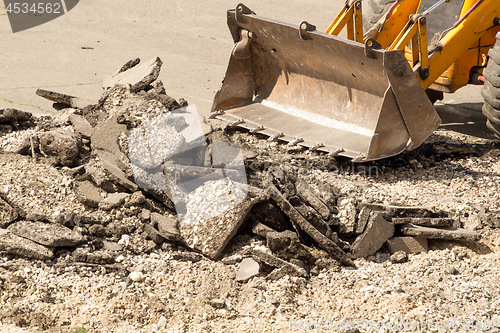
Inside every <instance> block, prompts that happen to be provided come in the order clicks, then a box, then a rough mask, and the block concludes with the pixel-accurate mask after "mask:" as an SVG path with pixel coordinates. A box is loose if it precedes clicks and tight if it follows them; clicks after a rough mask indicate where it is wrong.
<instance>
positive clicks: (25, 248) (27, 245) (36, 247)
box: [0, 229, 54, 260]
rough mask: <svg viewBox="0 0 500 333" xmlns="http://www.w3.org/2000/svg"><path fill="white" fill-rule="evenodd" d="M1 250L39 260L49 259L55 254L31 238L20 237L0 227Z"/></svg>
mask: <svg viewBox="0 0 500 333" xmlns="http://www.w3.org/2000/svg"><path fill="white" fill-rule="evenodd" d="M0 251H5V252H7V253H10V254H14V255H18V256H21V257H25V258H31V259H39V260H47V259H50V258H52V256H53V255H54V253H53V252H52V251H51V250H50V249H48V248H46V247H45V246H43V245H40V244H37V243H35V242H33V241H31V240H29V239H26V238H23V237H19V236H17V235H15V234H13V233H12V232H10V231H8V230H5V229H0Z"/></svg>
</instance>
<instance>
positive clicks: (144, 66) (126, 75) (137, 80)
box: [102, 58, 163, 93]
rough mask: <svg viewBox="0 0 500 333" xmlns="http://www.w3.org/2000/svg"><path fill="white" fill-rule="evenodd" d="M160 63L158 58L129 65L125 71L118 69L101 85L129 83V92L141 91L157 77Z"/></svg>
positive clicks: (125, 84)
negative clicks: (118, 70)
mask: <svg viewBox="0 0 500 333" xmlns="http://www.w3.org/2000/svg"><path fill="white" fill-rule="evenodd" d="M127 64H128V63H127ZM162 65H163V62H162V61H161V59H160V58H156V59H151V60H149V61H145V62H142V63H139V64H136V65H135V66H133V67H129V68H128V69H126V70H125V71H120V72H118V73H116V74H114V75H112V76H111V77H109V78H107V79H105V80H104V82H103V84H102V87H103V88H104V89H108V88H113V87H114V86H116V85H120V86H127V85H130V87H131V89H130V90H131V92H133V93H135V92H138V91H141V90H143V89H144V88H146V87H147V86H148V85H150V84H151V83H152V82H153V81H155V80H156V79H157V78H158V76H159V74H160V69H161V66H162ZM122 68H124V67H122ZM120 70H121V69H120Z"/></svg>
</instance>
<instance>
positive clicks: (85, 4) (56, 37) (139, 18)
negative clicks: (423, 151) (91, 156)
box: [0, 0, 482, 123]
mask: <svg viewBox="0 0 500 333" xmlns="http://www.w3.org/2000/svg"><path fill="white" fill-rule="evenodd" d="M2 1H3V0H0V4H1V5H3V4H2ZM237 3H238V2H237V1H228V0H222V1H206V0H205V1H203V0H201V1H200V0H199V1H190V0H177V1H164V0H106V1H104V0H85V1H80V2H79V4H78V5H77V6H76V7H75V8H74V9H73V10H71V11H70V12H68V13H67V14H65V15H63V16H61V17H59V18H57V19H55V20H53V21H51V22H48V23H46V24H44V25H41V26H38V27H35V28H32V29H29V30H25V31H22V32H18V33H15V34H14V33H12V31H11V28H10V25H9V22H8V18H7V15H5V10H4V9H0V50H1V53H0V108H6V107H14V108H19V109H22V110H26V111H31V112H36V113H38V114H40V113H46V112H55V111H54V110H53V109H52V103H51V102H50V101H47V100H45V99H43V98H41V97H38V96H36V95H35V91H36V89H37V88H46V89H49V90H54V91H58V92H62V93H67V94H72V95H75V96H79V97H83V98H88V99H94V100H96V99H98V98H99V97H100V95H101V92H102V89H101V82H102V80H103V79H104V78H105V77H106V76H107V75H109V74H110V73H112V72H113V71H115V70H116V69H118V68H120V67H121V65H122V64H124V63H125V62H126V61H128V60H130V59H132V58H136V57H140V58H141V59H144V60H146V59H149V58H153V57H156V56H159V57H160V58H161V59H162V60H163V62H164V65H163V68H162V72H161V76H160V78H161V79H162V81H163V82H164V84H165V86H166V88H167V92H168V93H169V94H170V95H172V96H173V97H174V98H181V97H184V98H186V99H187V100H188V102H189V103H190V104H195V105H196V106H197V107H198V110H199V111H200V113H201V114H203V115H206V114H208V112H209V109H210V106H211V102H212V99H213V95H214V91H215V90H217V89H218V87H219V86H220V83H221V81H222V78H223V77H224V72H225V69H226V65H227V60H228V58H229V54H230V51H231V49H232V46H233V42H232V39H231V37H230V34H229V31H228V29H227V26H226V10H227V9H229V8H233V7H234V6H236V5H237ZM343 3H344V1H343V0H334V1H332V0H316V1H314V0H311V1H307V2H306V1H301V0H275V1H263V0H246V1H245V4H246V5H247V6H248V7H250V8H251V9H253V10H254V11H255V12H257V14H259V15H262V16H267V17H271V18H273V19H276V20H280V21H285V22H290V23H295V24H299V23H300V22H301V21H303V20H307V21H308V22H310V23H313V24H315V25H316V26H317V27H318V30H322V31H324V30H325V29H326V28H327V27H328V25H329V24H330V22H331V20H332V19H333V18H334V17H335V15H336V13H337V12H338V11H339V10H340V8H341V7H342V5H343ZM82 47H90V48H92V49H82ZM445 102H447V103H451V104H452V105H454V106H455V107H459V109H460V110H464V111H465V112H466V113H470V109H471V108H472V109H480V107H481V103H482V99H481V96H480V93H479V89H478V87H467V88H465V89H462V90H461V91H459V92H457V93H455V94H453V95H450V96H447V97H446V99H445ZM464 106H465V107H466V108H465V109H464V108H463V107H464ZM437 109H438V112H440V113H441V112H444V111H446V110H449V108H447V109H446V110H445V109H444V108H442V107H437ZM455 111H456V110H455ZM455 111H454V113H453V112H452V114H456V112H455ZM458 115H459V116H460V114H458ZM453 117H455V116H453ZM479 117H481V116H479ZM457 121H461V120H460V119H458V120H457ZM480 122H481V121H479V123H480Z"/></svg>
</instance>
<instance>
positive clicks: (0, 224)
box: [0, 198, 19, 228]
mask: <svg viewBox="0 0 500 333" xmlns="http://www.w3.org/2000/svg"><path fill="white" fill-rule="evenodd" d="M18 217H19V214H18V212H17V210H15V209H14V208H12V207H11V206H10V205H9V204H8V203H7V202H6V201H5V200H3V199H2V198H0V228H6V227H7V226H8V225H9V224H11V223H12V222H14V221H15V220H17V218H18Z"/></svg>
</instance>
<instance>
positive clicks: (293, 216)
mask: <svg viewBox="0 0 500 333" xmlns="http://www.w3.org/2000/svg"><path fill="white" fill-rule="evenodd" d="M161 65H162V61H161V60H160V59H159V58H157V59H153V60H151V61H149V62H144V63H141V62H140V60H139V59H135V60H131V61H130V62H128V63H127V64H125V65H124V66H123V67H122V68H121V69H120V70H119V71H117V72H116V73H115V74H113V75H112V76H111V77H110V78H109V79H107V80H106V81H105V82H104V84H103V88H104V94H103V96H102V98H101V99H100V100H99V101H94V102H92V101H87V100H84V99H80V98H78V97H74V96H68V95H64V94H59V93H56V92H51V91H47V90H41V89H39V90H38V92H37V94H38V95H40V96H42V97H45V98H48V99H50V100H52V101H54V102H55V103H56V104H55V105H54V106H55V107H56V108H57V109H58V110H59V111H58V113H57V114H56V115H55V116H44V117H41V118H35V117H32V116H31V115H30V114H28V113H25V112H22V111H18V110H13V109H5V110H0V133H1V134H0V135H1V137H0V167H1V168H2V173H3V174H4V175H16V176H15V177H14V176H4V177H0V253H2V254H4V255H7V258H27V259H33V260H40V261H43V262H44V264H46V265H49V266H51V267H55V268H56V269H61V270H63V271H64V269H65V268H64V267H69V266H71V267H75V266H76V267H90V268H91V269H93V270H96V271H102V272H103V273H109V272H114V273H117V274H118V275H119V276H122V277H123V278H124V279H125V286H128V285H130V284H131V283H134V282H141V281H144V280H145V275H144V272H143V271H141V270H140V269H137V267H135V266H128V267H127V266H125V265H124V264H123V261H124V258H125V257H126V256H127V255H128V254H132V255H136V256H141V255H145V254H155V253H157V252H159V253H162V254H165V253H167V254H168V255H169V258H170V259H172V260H179V261H183V262H185V261H188V262H192V263H197V262H200V261H204V260H207V259H209V260H215V261H220V263H222V264H223V266H232V267H234V269H235V274H234V278H233V279H234V281H236V282H238V283H247V282H248V281H250V280H251V279H265V280H266V281H278V280H280V279H282V278H284V277H287V278H291V277H293V278H295V279H308V278H310V277H311V276H318V275H319V274H320V272H322V271H325V270H326V271H331V272H340V271H342V269H343V268H342V266H347V267H352V268H355V267H356V261H357V260H358V259H360V258H365V259H366V258H374V257H380V255H384V254H387V255H388V256H390V261H391V262H392V263H393V264H400V263H405V262H407V261H409V260H410V259H409V255H416V254H420V253H425V252H427V251H428V249H429V244H428V242H436V240H443V241H459V242H463V243H464V244H469V243H474V242H478V241H479V240H480V239H481V234H480V233H479V232H477V231H474V230H471V228H467V229H466V228H463V226H464V224H463V223H462V222H461V220H460V218H458V217H457V214H456V212H447V211H444V210H441V209H435V208H432V207H423V206H416V205H415V206H405V205H395V204H391V203H388V202H382V201H380V202H376V201H374V200H369V201H367V200H363V199H362V198H359V197H357V196H356V195H355V193H354V194H353V193H349V191H343V190H340V189H339V188H340V187H342V186H344V185H345V184H341V183H337V182H335V181H334V180H332V179H324V178H321V177H319V176H318V173H315V172H310V171H311V170H308V169H307V167H304V164H305V161H306V160H308V159H311V160H315V161H316V162H315V163H316V164H313V166H312V169H314V168H316V167H317V166H318V165H321V164H323V165H324V164H329V163H332V164H335V165H336V166H337V165H341V164H339V163H342V162H337V161H334V160H333V159H332V158H329V157H326V156H321V154H317V153H312V152H309V151H307V152H304V151H300V149H302V148H296V147H282V148H279V149H281V151H282V152H283V151H285V153H284V155H283V156H282V157H278V156H277V157H276V158H275V159H273V158H269V155H270V154H269V152H268V151H269V149H274V148H276V146H277V144H276V143H274V142H273V143H269V142H267V141H265V140H262V139H259V138H258V137H255V136H250V135H248V134H247V133H242V132H237V131H235V130H234V129H232V128H230V127H226V128H213V127H211V126H209V125H207V124H206V123H202V124H201V128H202V131H203V135H204V137H203V140H202V141H203V142H201V143H200V141H199V140H198V141H197V139H196V138H193V139H192V140H191V139H186V138H185V137H183V136H180V135H179V134H178V133H180V132H181V131H183V130H184V129H185V128H186V127H189V126H191V124H190V123H189V122H188V123H186V121H185V120H181V119H184V118H176V117H175V115H173V116H170V115H172V114H173V112H172V111H174V110H179V109H181V110H183V109H186V107H188V105H187V102H186V101H185V100H182V99H181V100H178V101H176V100H175V99H173V98H172V97H170V96H168V95H167V94H166V91H165V88H164V87H163V84H162V82H161V80H159V79H158V76H159V73H160V69H161ZM182 112H184V111H182ZM186 119H187V118H186ZM161 122H167V123H168V124H170V125H171V126H172V128H175V129H176V130H177V132H176V131H171V132H169V131H168V130H165V131H162V130H161V129H165V128H166V127H161V126H159V125H158V124H159V123H161ZM153 125H154V126H153ZM155 126H156V127H155ZM134 131H135V132H134ZM141 131H142V132H141ZM137 133H139V134H137ZM144 133H145V134H146V135H145V136H146V138H147V142H142V141H141V140H144V139H143V138H142V135H143V134H144ZM190 140H191V141H190ZM205 140H206V141H205ZM165 142H167V143H168V144H166V145H165ZM221 142H223V143H224V142H225V143H228V142H229V143H231V142H232V143H235V144H237V145H238V146H239V147H240V148H241V154H240V152H239V150H237V151H232V150H231V149H233V148H234V146H230V145H227V146H224V147H223V148H220V149H223V150H222V152H221V153H219V150H218V149H219V147H218V146H217V145H218V144H220V143H221ZM253 143H256V144H255V145H254V144H253ZM153 147H160V148H158V149H156V150H153ZM180 147H188V148H189V151H190V153H189V154H187V155H186V154H184V155H183V154H182V153H179V154H177V155H176V153H177V152H178V151H180ZM161 149H163V150H161ZM279 149H278V151H279ZM151 151H154V152H155V153H157V155H153V154H151V155H148V154H149V153H148V152H151ZM193 151H194V153H193ZM266 151H267V153H265V154H264V153H263V152H266ZM158 153H160V155H158ZM217 154H219V155H217ZM312 154H316V155H315V156H312ZM166 155H168V156H172V155H174V156H175V157H174V158H172V159H171V161H169V163H166V162H165V161H164V158H163V156H166ZM236 155H238V156H240V155H241V156H242V157H243V158H244V164H241V165H240V166H241V167H243V170H244V171H245V172H246V175H245V176H242V173H241V170H238V168H237V167H235V162H234V161H233V159H232V157H231V156H233V157H234V156H236ZM271 155H272V154H271ZM138 156H139V157H138ZM228 156H230V157H229V158H228ZM291 156H292V157H291ZM225 158H226V159H227V158H228V160H224V159H225ZM284 161H286V162H284ZM14 162H15V163H14ZM231 163H232V164H231ZM236 164H237V163H236ZM13 165H15V167H14V166H13ZM344 165H345V164H344ZM308 166H309V164H308ZM352 169H353V172H352V173H353V174H354V166H353V167H352ZM151 170H156V171H154V172H153V171H151ZM141 175H142V176H141ZM144 175H146V176H147V177H146V176H144ZM148 177H149V178H148ZM169 177H170V178H169ZM210 177H215V178H210ZM172 178H175V179H173V180H172ZM200 178H203V179H204V185H203V186H199V187H198V188H196V190H192V189H190V188H188V187H189V184H190V183H189V180H193V179H200ZM183 182H184V183H183ZM166 184H168V186H166ZM227 188H231V190H230V198H229V199H227V198H226V197H224V195H225V193H226V191H227ZM218 196H219V197H220V200H219V201H220V204H221V205H222V204H225V205H227V207H225V208H224V207H215V206H214V205H213V203H212V201H209V200H208V199H209V198H211V197H218ZM179 198H182V199H183V200H182V202H184V204H185V205H184V206H182V207H181V206H179V204H178V202H179ZM219 212H222V213H220V214H219ZM1 267H8V265H7V264H5V265H4V266H2V264H1V263H0V268H1ZM296 281H298V280H296ZM300 281H302V280H300ZM278 303H279V302H278ZM209 304H210V305H211V306H212V307H213V308H215V309H224V308H226V307H227V304H226V303H225V301H224V300H221V299H220V298H214V297H212V298H210V300H209ZM0 315H2V313H0ZM162 318H164V317H162ZM151 320H152V319H151ZM155 320H156V319H155ZM162 322H163V321H162ZM47 325H48V326H50V325H49V324H47Z"/></svg>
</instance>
